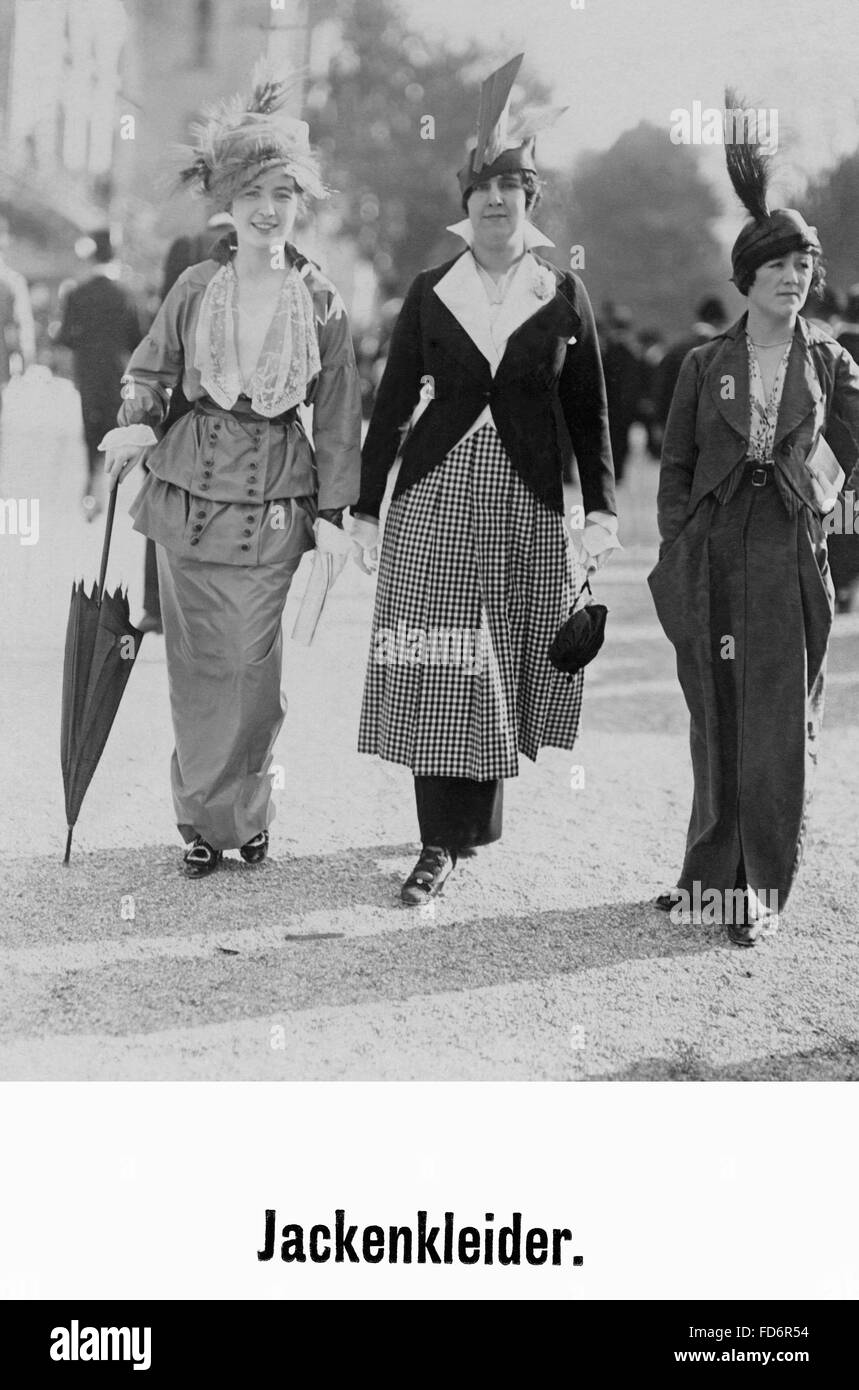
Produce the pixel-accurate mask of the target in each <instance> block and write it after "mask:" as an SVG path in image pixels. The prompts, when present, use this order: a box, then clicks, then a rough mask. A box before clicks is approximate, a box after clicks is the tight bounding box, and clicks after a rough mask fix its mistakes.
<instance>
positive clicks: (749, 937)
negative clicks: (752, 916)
mask: <svg viewBox="0 0 859 1390" xmlns="http://www.w3.org/2000/svg"><path fill="white" fill-rule="evenodd" d="M761 927H762V923H761V922H746V923H743V924H742V925H739V924H737V925H736V926H735V925H733V924H730V925H729V926H728V940H729V941H732V942H733V943H734V945H735V946H756V945H757V944H758V938H759V937H760V935H761Z"/></svg>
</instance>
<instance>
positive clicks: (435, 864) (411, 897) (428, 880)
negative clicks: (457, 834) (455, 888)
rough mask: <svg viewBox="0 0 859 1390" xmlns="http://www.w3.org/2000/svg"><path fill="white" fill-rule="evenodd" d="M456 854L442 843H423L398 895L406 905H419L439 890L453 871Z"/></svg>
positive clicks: (427, 900)
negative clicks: (419, 855) (418, 857)
mask: <svg viewBox="0 0 859 1390" xmlns="http://www.w3.org/2000/svg"><path fill="white" fill-rule="evenodd" d="M455 864H456V855H455V854H454V853H452V852H451V851H450V850H448V849H444V847H443V846H442V845H424V847H423V849H422V850H421V857H420V859H419V860H418V862H417V864H416V865H415V867H414V868H413V869H412V871H411V873H410V874H409V876H408V878H407V879H406V881H405V883H404V884H403V886H402V888H401V889H400V897H401V898H402V900H403V902H404V903H406V905H407V906H408V907H420V905H421V903H425V902H429V900H430V898H434V897H435V895H436V893H438V892H440V891H441V889H442V887H443V886H444V883H445V880H446V879H448V878H449V877H450V875H451V873H452V872H453V869H454V866H455Z"/></svg>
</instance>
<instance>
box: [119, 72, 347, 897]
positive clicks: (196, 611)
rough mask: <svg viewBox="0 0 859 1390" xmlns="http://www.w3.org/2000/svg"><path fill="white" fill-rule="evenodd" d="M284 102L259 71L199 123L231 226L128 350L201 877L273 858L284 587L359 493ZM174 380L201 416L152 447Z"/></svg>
mask: <svg viewBox="0 0 859 1390" xmlns="http://www.w3.org/2000/svg"><path fill="white" fill-rule="evenodd" d="M286 97H287V91H286V89H285V87H284V86H283V84H282V83H280V82H279V81H277V80H274V79H271V78H268V77H267V76H266V75H265V74H264V73H261V74H259V75H258V76H257V80H256V84H255V88H254V94H253V97H252V98H251V101H250V103H249V104H248V105H247V106H244V107H243V106H242V105H241V104H240V103H239V102H238V101H234V102H232V103H228V104H225V105H223V106H222V108H221V109H220V111H219V112H218V113H217V114H215V115H213V116H212V117H211V118H210V120H209V121H208V122H207V124H206V125H205V126H204V127H202V128H201V129H200V131H199V132H198V135H199V139H198V145H197V149H196V151H195V152H194V159H193V162H192V163H191V165H190V166H189V167H188V169H187V170H186V171H185V174H184V178H185V181H186V182H187V183H189V184H192V185H195V186H197V187H198V188H199V189H200V190H201V191H202V192H204V193H205V194H206V195H208V196H209V197H210V198H211V199H212V200H213V201H214V202H215V203H216V204H219V205H220V206H221V207H225V208H227V209H228V210H229V211H230V212H231V215H232V219H233V222H234V224H235V238H234V239H230V240H228V241H226V242H224V243H223V244H221V245H220V246H219V247H218V248H217V249H216V251H215V252H214V253H213V258H212V259H210V260H206V261H203V262H202V263H201V264H199V265H195V266H192V267H190V269H188V270H186V271H185V272H184V273H183V274H182V275H180V277H179V279H178V280H177V281H176V283H175V285H174V286H173V288H172V289H171V290H170V292H169V294H168V295H167V297H166V299H165V301H164V303H163V305H162V306H161V309H160V310H159V313H158V315H157V317H156V319H155V322H154V323H153V325H152V327H151V328H150V330H149V333H148V335H147V336H146V338H144V340H143V342H142V343H141V344H140V346H139V347H138V348H137V350H136V351H135V353H134V355H133V357H132V359H131V362H130V363H129V367H128V373H127V377H126V389H125V391H124V393H123V394H124V395H125V397H126V399H125V400H124V402H123V406H122V409H121V411H120V414H119V424H120V429H118V430H117V431H114V432H113V435H114V438H113V439H112V440H111V441H110V442H111V443H112V446H113V447H112V448H111V450H110V452H109V455H108V459H109V462H108V470H109V472H110V474H111V476H112V479H113V480H114V481H115V480H116V479H118V478H121V477H122V476H124V474H125V473H126V472H127V471H128V469H129V468H130V467H132V466H133V464H134V463H135V462H136V461H137V460H138V459H139V458H140V457H141V455H144V456H145V458H146V463H147V468H148V470H149V471H148V473H147V476H146V480H145V482H144V484H143V486H142V488H141V490H140V492H139V494H138V496H137V497H136V499H135V501H134V503H133V506H132V509H131V511H132V516H133V517H134V519H135V521H134V524H135V530H138V531H141V532H142V533H143V535H145V536H147V537H149V539H151V540H153V541H155V542H156V545H157V554H158V578H159V586H160V589H161V606H162V615H163V623H164V637H165V645H166V652H167V670H168V676H169V683H170V702H171V708H172V714H173V727H174V733H175V738H176V747H175V752H174V754H173V762H172V784H173V802H174V807H175V811H176V819H177V823H178V826H179V831H180V833H181V835H182V837H183V839H184V840H185V841H186V843H187V844H188V845H189V848H188V850H187V852H186V854H185V857H184V872H185V873H186V875H187V876H189V877H191V878H201V877H204V876H205V875H206V874H209V873H211V872H212V870H213V869H216V868H217V867H218V865H219V863H220V862H221V858H222V855H223V852H224V851H225V850H228V849H238V850H239V852H240V854H241V857H242V858H243V859H244V860H245V861H246V862H247V863H258V862H259V861H260V860H262V859H264V858H265V856H266V854H267V851H268V839H269V833H268V827H269V824H270V822H271V821H272V819H273V817H274V807H273V805H272V795H271V783H270V781H269V777H268V768H269V764H270V761H271V753H272V749H273V746H274V742H275V739H276V738H277V735H278V732H279V730H280V728H281V725H282V723H283V719H284V714H285V710H286V702H285V699H284V697H283V694H282V691H281V674H282V660H283V646H282V643H283V638H282V633H281V621H282V617H283V608H284V604H285V602H286V596H287V593H288V590H289V586H290V583H291V581H292V577H293V575H294V574H295V571H296V569H297V567H298V564H299V561H300V560H301V556H302V555H303V554H304V552H305V551H307V550H309V549H312V548H313V546H314V544H316V546H318V547H319V548H320V549H325V548H328V549H330V550H331V551H332V553H338V551H339V549H340V543H339V538H338V536H337V533H336V531H335V528H337V527H341V526H342V512H343V509H344V508H345V507H346V506H347V505H348V504H349V503H351V502H354V500H355V498H356V496H357V492H358V478H359V471H360V456H359V449H360V428H361V396H360V389H359V382H358V373H357V370H356V367H355V358H354V353H353V350H352V342H351V337H350V333H349V324H348V321H347V318H346V314H345V311H344V308H343V303H342V301H341V299H340V296H339V294H338V293H337V291H336V289H335V288H334V286H333V285H332V284H331V282H330V281H329V280H327V279H326V277H325V276H324V275H323V274H322V273H321V272H320V271H319V269H318V268H317V267H316V266H314V265H313V264H312V263H311V262H310V261H308V260H307V259H306V258H305V257H304V256H302V255H300V253H299V252H298V251H296V249H295V247H293V246H292V245H291V244H290V241H289V237H290V234H291V231H292V227H293V223H294V221H295V216H296V210H297V207H298V199H299V197H300V196H301V195H302V193H307V194H310V195H312V196H316V197H322V196H325V192H326V190H325V189H324V187H323V185H322V182H321V179H320V177H319V171H318V168H317V167H316V163H315V160H314V158H313V157H312V155H311V152H310V147H309V144H308V132H307V126H306V125H305V123H304V122H303V121H298V120H295V119H293V118H292V117H290V116H288V115H286V114H285V112H284V111H283V110H282V108H283V105H284V103H285V101H286ZM179 382H181V385H182V389H183V391H184V394H185V396H186V398H187V399H188V401H190V402H191V404H192V407H193V408H192V410H191V411H190V412H189V413H188V414H186V415H183V416H182V417H181V418H180V419H179V420H177V421H176V422H175V423H174V424H172V425H171V427H170V428H169V429H168V431H167V433H166V434H165V435H164V436H163V438H162V439H160V440H159V441H158V442H157V443H156V444H155V447H154V448H151V449H141V445H140V438H139V434H140V431H141V430H143V432H144V433H146V432H147V430H148V432H149V433H150V434H151V437H152V439H153V440H154V439H155V435H154V434H153V433H152V427H153V426H155V427H158V426H160V425H161V424H162V423H163V421H164V420H165V417H166V415H167V411H168V408H169V402H170V391H171V389H172V388H173V387H174V386H175V385H176V384H177V383H179ZM303 403H307V404H310V405H312V406H313V438H314V448H313V449H311V447H310V443H309V442H308V440H307V437H306V435H305V433H304V430H303V427H302V423H301V418H300V415H299V407H300V406H301V405H302V404H303ZM332 533H333V534H332ZM345 544H346V545H347V546H348V542H345Z"/></svg>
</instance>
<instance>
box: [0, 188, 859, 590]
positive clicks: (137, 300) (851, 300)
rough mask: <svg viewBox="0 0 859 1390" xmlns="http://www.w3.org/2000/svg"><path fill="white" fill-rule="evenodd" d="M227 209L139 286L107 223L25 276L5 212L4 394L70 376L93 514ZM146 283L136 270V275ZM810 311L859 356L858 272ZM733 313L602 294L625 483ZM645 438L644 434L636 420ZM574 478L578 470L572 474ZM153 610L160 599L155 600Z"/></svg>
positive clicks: (379, 344)
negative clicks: (64, 260)
mask: <svg viewBox="0 0 859 1390" xmlns="http://www.w3.org/2000/svg"><path fill="white" fill-rule="evenodd" d="M229 223H230V218H229V217H228V216H227V215H226V214H219V215H217V216H215V217H213V218H212V219H210V222H209V224H208V226H207V228H206V229H205V230H204V231H203V232H201V233H197V234H193V235H188V236H181V237H178V238H177V239H176V240H175V241H174V242H173V244H172V245H171V247H170V248H169V251H168V253H167V256H166V259H165V262H164V267H163V273H162V276H161V280H160V283H157V284H151V285H147V286H146V287H145V289H144V291H143V292H142V293H141V291H140V290H139V288H137V289H135V290H134V291H132V290H131V289H130V288H129V287H128V285H127V284H125V283H124V281H125V279H126V278H128V277H127V276H126V273H125V272H126V270H127V269H128V268H127V267H124V266H123V265H122V263H121V261H120V260H119V258H118V256H117V250H116V248H115V246H114V245H113V244H112V241H111V236H110V233H109V232H108V231H107V229H103V230H100V231H97V232H94V233H93V234H92V235H91V236H88V237H82V238H81V239H80V241H79V242H78V243H77V245H76V248H75V249H76V252H77V254H78V257H79V259H80V260H81V262H82V266H81V273H80V276H79V278H78V279H76V280H65V281H60V282H58V283H56V284H54V283H48V282H47V281H45V282H41V281H40V282H37V283H33V284H29V285H28V284H27V283H26V281H25V280H24V278H23V277H22V276H21V275H20V274H19V273H18V272H17V271H16V270H15V269H14V267H13V266H11V265H10V264H9V263H8V261H7V253H8V247H9V229H8V224H7V223H6V220H5V219H4V218H2V217H0V405H1V404H2V389H3V387H4V386H5V385H6V384H7V383H8V382H9V380H10V378H11V377H13V376H15V375H17V374H20V373H21V372H24V371H26V370H27V369H28V368H30V367H32V366H36V367H40V368H42V369H46V368H47V369H49V371H50V372H51V373H52V374H54V375H57V376H61V377H70V378H72V379H73V380H74V382H75V385H76V386H77V389H78V392H79V394H80V397H81V407H82V428H83V435H84V440H85V443H86V458H87V472H86V479H85V483H84V489H83V497H82V506H83V509H84V512H85V513H86V515H87V517H88V519H90V520H91V519H92V518H93V517H94V516H96V515H97V514H98V513H99V511H100V510H101V508H102V505H103V497H102V480H101V475H100V467H99V455H98V448H97V446H98V441H99V439H100V437H101V436H102V435H103V434H104V433H106V432H107V430H108V429H110V428H111V427H112V425H113V423H114V422H115V416H116V409H117V408H118V404H119V400H120V396H121V389H122V386H121V382H122V375H123V372H124V370H125V365H126V363H127V361H128V358H129V356H130V354H131V352H132V350H133V348H134V347H135V346H136V344H137V342H139V340H140V338H142V337H143V335H144V334H145V333H146V331H147V329H148V327H149V324H150V323H151V322H152V319H153V318H154V316H155V314H156V312H157V310H158V306H159V304H160V303H161V300H162V299H163V297H164V295H166V294H167V292H168V290H169V289H170V287H171V285H172V284H173V283H174V282H175V280H176V279H177V277H178V276H179V275H180V274H181V273H182V271H183V270H185V269H186V267H187V266H189V265H193V264H195V263H196V262H197V261H200V260H203V259H205V257H206V256H207V254H208V253H209V249H210V248H211V246H212V245H213V244H214V243H215V241H217V240H218V239H219V238H220V237H221V236H223V235H224V231H225V226H224V225H223V224H229ZM138 284H139V277H138ZM401 306H402V299H400V298H390V299H387V300H385V301H384V302H383V303H382V304H381V305H380V306H379V310H378V313H377V316H376V322H375V323H374V324H373V326H372V327H371V328H370V329H369V330H365V331H363V332H361V333H359V334H358V335H357V336H356V339H355V355H356V359H357V363H358V371H359V374H360V378H361V392H362V404H363V412H364V417H365V419H368V418H369V416H370V414H371V412H372V409H373V403H374V401H375V397H376V392H377V389H378V386H379V382H380V381H381V378H382V374H383V373H384V370H385V363H386V361H387V356H388V349H389V344H390V340H391V336H392V333H393V330H394V325H395V324H396V321H397V317H398V314H399V311H400V308H401ZM803 313H804V314H805V316H806V318H809V319H810V320H811V321H812V322H813V323H815V324H816V325H817V326H818V327H821V328H823V329H825V330H826V331H827V332H829V333H831V334H832V336H833V337H835V338H836V339H837V340H838V341H839V342H840V343H841V344H842V345H843V346H844V347H846V348H847V350H848V352H850V353H851V354H852V356H853V357H854V358H855V359H856V360H857V361H859V284H855V285H853V286H852V287H851V288H850V289H849V290H848V291H846V292H845V293H842V292H840V291H839V290H837V289H833V288H830V287H829V286H826V287H825V288H824V289H823V290H822V291H821V292H820V294H819V295H818V296H817V297H816V298H814V299H813V300H812V299H809V301H808V303H807V304H806V306H805V308H804V310H803ZM727 322H728V316H727V311H726V308H725V305H724V304H723V302H722V301H721V300H720V299H719V298H718V297H716V296H712V295H711V296H707V297H705V298H703V299H702V300H701V301H700V302H699V303H698V304H697V305H695V306H694V308H693V309H692V311H691V312H690V323H689V328H688V330H687V331H686V332H685V333H683V334H681V335H680V336H679V337H677V338H674V339H669V338H667V337H666V335H665V334H664V333H663V332H662V330H661V329H660V328H659V327H657V326H654V325H637V324H636V323H635V320H634V315H633V314H632V312H631V311H630V310H629V309H628V308H626V307H624V306H623V305H621V304H617V303H614V302H613V301H610V300H606V301H605V302H604V303H603V305H602V306H601V310H600V314H599V317H598V321H597V329H598V333H599V340H600V349H601V353H602V360H603V369H604V373H605V381H606V395H607V400H608V413H609V429H610V434H611V445H612V453H613V456H614V465H615V474H616V477H617V480H618V482H620V483H622V482H623V479H624V476H625V474H626V471H627V468H628V466H629V462H630V458H631V449H632V441H633V440H634V439H635V437H636V436H635V435H633V434H631V431H632V429H633V426H636V425H637V426H640V427H641V428H642V429H643V437H644V441H645V449H646V454H647V455H648V456H649V457H650V458H651V459H652V460H653V461H658V460H659V458H660V455H661V449H662V439H663V434H664V431H665V426H666V423H667V420H668V413H669V410H670V407H671V399H672V396H673V393H674V387H675V385H676V382H677V377H678V375H679V372H680V366H681V363H682V362H683V359H684V357H685V356H686V354H687V352H689V351H690V349H692V348H695V347H698V346H700V345H701V344H702V343H705V342H706V341H707V340H708V339H709V338H712V337H713V336H714V335H715V334H718V333H719V332H720V331H721V330H722V329H723V328H724V327H725V326H726V325H727ZM174 396H175V399H174V402H173V406H172V408H171V413H172V415H173V417H174V418H176V417H177V416H178V415H179V414H181V413H182V410H183V409H185V408H187V406H186V403H185V402H184V398H183V397H182V392H181V389H177V391H176V392H175V393H174ZM637 437H638V439H639V440H640V439H641V437H642V435H641V432H640V431H639V432H638V436H637ZM567 481H569V482H572V481H573V477H572V475H571V476H570V477H569V478H568V479H567ZM830 552H831V559H832V564H833V572H834V577H835V583H836V591H837V604H838V607H839V609H840V610H841V611H847V610H848V609H849V608H851V607H854V606H856V605H857V604H859V557H857V554H856V552H859V537H856V536H852V535H851V536H845V537H836V536H832V537H830ZM148 607H149V608H150V609H154V610H155V611H156V612H157V600H155V599H154V598H153V602H152V603H151V604H149V605H148Z"/></svg>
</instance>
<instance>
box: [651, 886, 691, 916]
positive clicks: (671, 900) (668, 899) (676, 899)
mask: <svg viewBox="0 0 859 1390" xmlns="http://www.w3.org/2000/svg"><path fill="white" fill-rule="evenodd" d="M684 896H685V895H684V894H683V893H680V892H679V891H678V890H677V889H676V888H672V890H671V891H670V892H669V893H660V894H659V897H658V898H654V900H653V906H654V907H658V908H659V910H660V912H670V911H671V909H672V907H678V906H679V905H680V903H682V902H683V901H684Z"/></svg>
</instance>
